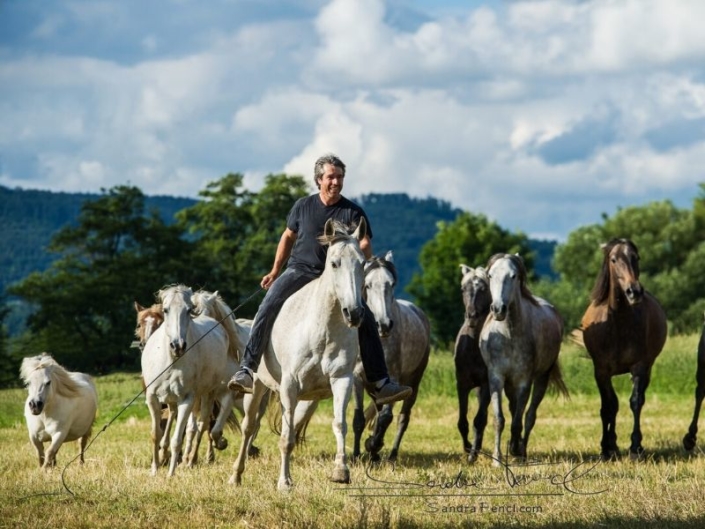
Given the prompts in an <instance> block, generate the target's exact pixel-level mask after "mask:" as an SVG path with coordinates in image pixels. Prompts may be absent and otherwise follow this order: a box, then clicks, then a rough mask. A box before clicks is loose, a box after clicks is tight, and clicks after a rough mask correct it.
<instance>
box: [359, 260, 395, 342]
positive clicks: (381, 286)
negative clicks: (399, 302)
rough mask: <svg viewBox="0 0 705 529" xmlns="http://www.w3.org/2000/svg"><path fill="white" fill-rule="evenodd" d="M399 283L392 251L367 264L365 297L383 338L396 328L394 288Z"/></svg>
mask: <svg viewBox="0 0 705 529" xmlns="http://www.w3.org/2000/svg"><path fill="white" fill-rule="evenodd" d="M396 283H397V269H396V267H395V266H394V257H393V254H392V252H391V250H390V251H388V252H387V254H386V255H385V256H384V258H381V257H373V258H372V260H370V261H368V262H367V264H365V286H364V291H363V296H364V298H365V301H366V302H367V306H368V307H369V309H370V310H371V311H372V314H374V316H375V321H376V322H377V331H378V332H379V335H380V336H382V337H385V336H389V333H390V332H391V331H392V328H393V327H394V320H393V319H392V307H393V306H394V287H395V286H396Z"/></svg>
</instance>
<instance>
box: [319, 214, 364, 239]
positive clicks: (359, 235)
mask: <svg viewBox="0 0 705 529" xmlns="http://www.w3.org/2000/svg"><path fill="white" fill-rule="evenodd" d="M326 225H328V223H327V222H326ZM366 235H367V221H365V217H360V224H358V225H357V228H356V229H355V231H354V232H353V237H355V238H356V239H357V240H358V241H361V240H362V239H364V238H365V236H366Z"/></svg>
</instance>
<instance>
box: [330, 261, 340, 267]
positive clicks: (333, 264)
mask: <svg viewBox="0 0 705 529" xmlns="http://www.w3.org/2000/svg"><path fill="white" fill-rule="evenodd" d="M330 265H331V266H332V267H333V268H338V267H339V266H340V263H339V262H338V261H331V262H330Z"/></svg>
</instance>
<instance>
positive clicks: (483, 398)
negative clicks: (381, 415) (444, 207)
mask: <svg viewBox="0 0 705 529" xmlns="http://www.w3.org/2000/svg"><path fill="white" fill-rule="evenodd" d="M460 269H461V272H462V279H461V281H460V288H461V290H462V292H463V304H464V305H465V320H464V322H463V325H462V327H460V331H458V336H457V337H456V339H455V352H454V354H453V357H454V359H455V385H456V389H457V390H458V431H459V432H460V437H461V438H462V439H463V449H464V450H465V453H466V454H468V462H469V463H474V462H475V461H476V460H477V456H478V454H479V453H480V450H481V449H482V438H483V436H484V433H485V427H486V426H487V407H488V406H489V404H490V386H489V382H488V379H487V366H486V365H485V361H484V360H483V359H482V353H481V352H480V332H481V331H482V326H483V325H484V323H485V320H486V319H487V315H488V314H489V312H490V303H492V296H491V295H490V285H489V279H488V277H487V271H486V270H485V269H484V268H483V267H481V266H478V267H477V268H470V267H469V266H467V265H464V264H461V265H460ZM474 388H479V392H478V394H477V397H478V408H477V413H476V414H475V419H474V420H473V423H472V426H473V432H474V439H473V442H472V444H471V443H470V441H469V440H468V434H469V433H470V424H469V423H468V418H467V415H468V397H469V396H470V392H471V391H472V390H473V389H474Z"/></svg>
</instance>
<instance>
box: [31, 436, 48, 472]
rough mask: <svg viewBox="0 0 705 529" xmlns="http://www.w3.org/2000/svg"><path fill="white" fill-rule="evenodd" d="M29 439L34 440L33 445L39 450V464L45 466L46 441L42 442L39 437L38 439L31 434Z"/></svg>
mask: <svg viewBox="0 0 705 529" xmlns="http://www.w3.org/2000/svg"><path fill="white" fill-rule="evenodd" d="M29 440H30V441H32V446H34V449H35V450H36V451H37V458H38V459H39V466H40V467H43V466H44V443H42V442H41V441H40V440H39V439H37V438H36V437H34V436H33V435H30V436H29Z"/></svg>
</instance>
